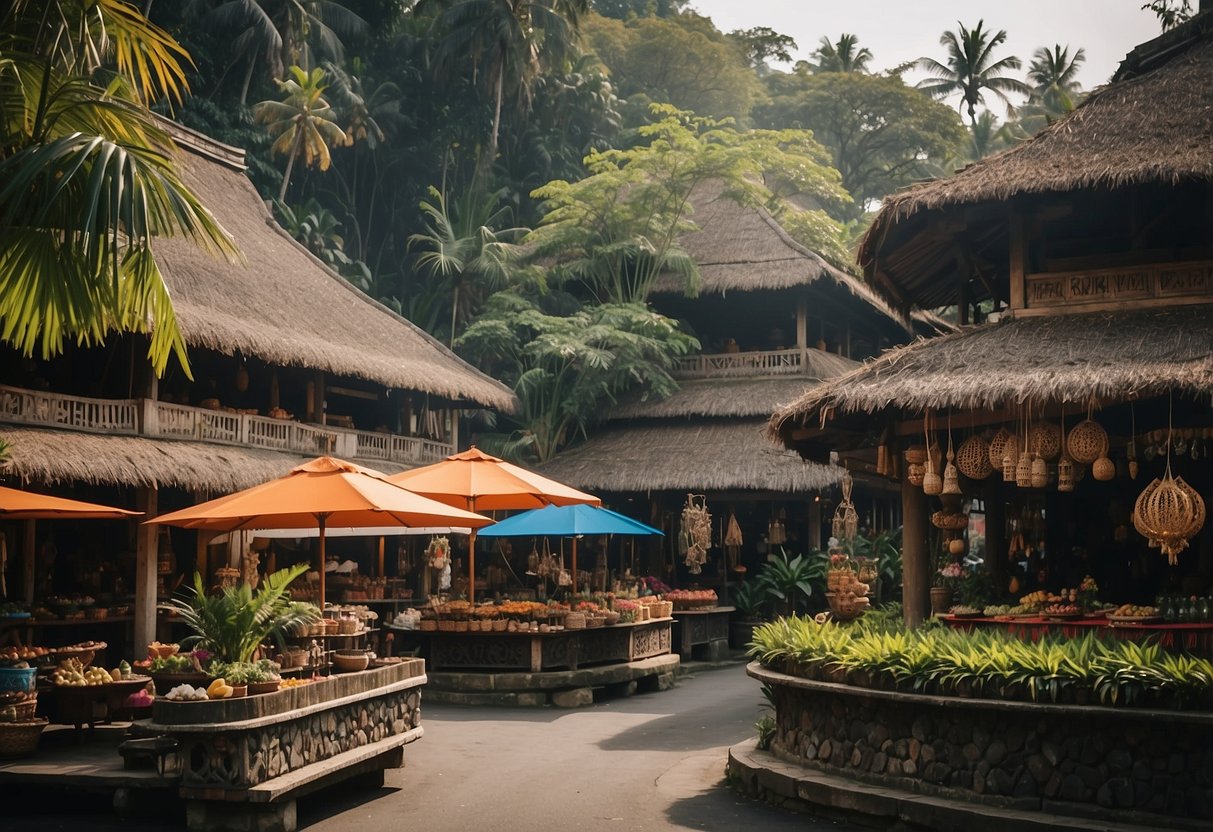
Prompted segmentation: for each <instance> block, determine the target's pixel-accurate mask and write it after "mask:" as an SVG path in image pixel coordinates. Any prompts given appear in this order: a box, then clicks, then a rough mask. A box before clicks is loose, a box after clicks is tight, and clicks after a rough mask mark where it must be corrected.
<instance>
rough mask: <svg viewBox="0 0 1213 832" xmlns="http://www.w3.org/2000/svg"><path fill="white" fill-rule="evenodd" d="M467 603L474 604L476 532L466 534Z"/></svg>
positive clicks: (473, 530)
mask: <svg viewBox="0 0 1213 832" xmlns="http://www.w3.org/2000/svg"><path fill="white" fill-rule="evenodd" d="M468 603H469V604H474V603H476V530H475V529H472V531H471V532H469V533H468Z"/></svg>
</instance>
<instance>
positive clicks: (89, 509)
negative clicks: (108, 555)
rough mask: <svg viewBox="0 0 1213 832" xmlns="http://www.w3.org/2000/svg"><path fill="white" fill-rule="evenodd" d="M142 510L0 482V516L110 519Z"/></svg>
mask: <svg viewBox="0 0 1213 832" xmlns="http://www.w3.org/2000/svg"><path fill="white" fill-rule="evenodd" d="M142 513H143V512H141V511H127V510H126V509H124V508H111V507H110V506H103V505H98V504H97V503H83V502H81V501H79V500H68V499H65V498H63V497H52V496H50V495H49V494H35V493H34V492H32V491H21V490H20V489H17V488H5V487H4V486H0V520H55V519H63V520H110V519H120V518H123V517H134V516H136V515H139V514H142Z"/></svg>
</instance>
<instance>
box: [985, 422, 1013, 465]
mask: <svg viewBox="0 0 1213 832" xmlns="http://www.w3.org/2000/svg"><path fill="white" fill-rule="evenodd" d="M1010 438H1011V432H1010V431H1009V430H1007V429H1006V428H999V429H998V433H996V434H994V436H993V437H992V438H991V439H990V444H989V449H988V453H989V457H990V467H991V468H996V469H998V470H1002V458H1003V455H1004V454H1006V452H1007V440H1008V439H1010Z"/></svg>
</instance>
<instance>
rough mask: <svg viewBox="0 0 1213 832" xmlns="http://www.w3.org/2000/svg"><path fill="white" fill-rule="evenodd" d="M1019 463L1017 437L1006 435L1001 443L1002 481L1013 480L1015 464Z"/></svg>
mask: <svg viewBox="0 0 1213 832" xmlns="http://www.w3.org/2000/svg"><path fill="white" fill-rule="evenodd" d="M1018 463H1019V437H1018V436H1014V435H1012V436H1008V437H1007V441H1006V442H1005V443H1003V456H1002V465H1001V467H1002V481H1003V482H1015V466H1016V465H1017V464H1018Z"/></svg>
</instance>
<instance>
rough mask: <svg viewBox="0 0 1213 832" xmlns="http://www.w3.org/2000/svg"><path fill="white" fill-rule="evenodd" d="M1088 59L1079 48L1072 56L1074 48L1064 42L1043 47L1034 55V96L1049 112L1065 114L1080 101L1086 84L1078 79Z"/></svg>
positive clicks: (1030, 74)
mask: <svg viewBox="0 0 1213 832" xmlns="http://www.w3.org/2000/svg"><path fill="white" fill-rule="evenodd" d="M1086 59H1087V53H1086V50H1085V49H1079V50H1078V51H1077V52H1075V53H1074V56H1073V57H1070V48H1069V47H1068V46H1064V47H1063V46H1062V45H1061V44H1056V45H1054V47H1053V48H1052V49H1049V48H1048V47H1041V48H1040V49H1037V50H1036V52H1035V54H1034V55H1033V56H1032V64H1031V65H1030V66H1029V67H1028V81H1030V82H1031V84H1032V98H1033V99H1034V101H1035V102H1036V103H1038V104H1040V105H1041V106H1043V107H1044V109H1045V111H1046V112H1047V113H1048V114H1049V115H1051V116H1061V115H1065V114H1066V113H1068V112H1070V111H1071V110H1073V109H1074V107H1075V105H1076V104H1077V103H1078V98H1079V96H1080V95H1081V92H1082V85H1081V84H1079V83H1078V81H1077V80H1076V79H1077V77H1078V70H1079V69H1080V68H1081V67H1082V64H1083V62H1084V61H1086Z"/></svg>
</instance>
